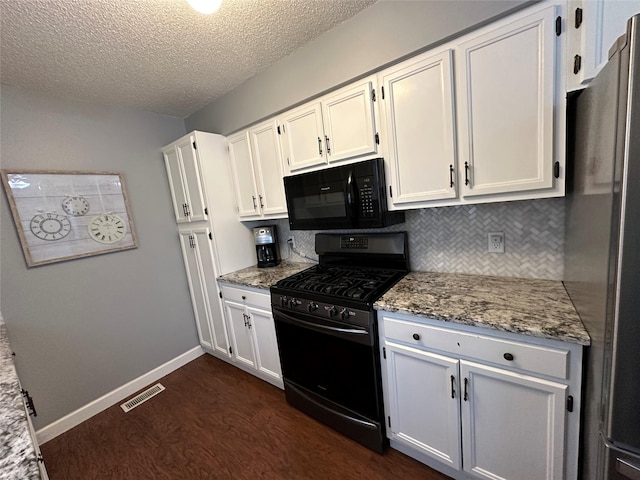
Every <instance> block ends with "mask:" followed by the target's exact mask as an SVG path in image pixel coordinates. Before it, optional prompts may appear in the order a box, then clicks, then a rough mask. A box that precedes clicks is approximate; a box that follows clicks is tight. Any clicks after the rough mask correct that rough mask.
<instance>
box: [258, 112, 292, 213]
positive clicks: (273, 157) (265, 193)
mask: <svg viewBox="0 0 640 480" xmlns="http://www.w3.org/2000/svg"><path fill="white" fill-rule="evenodd" d="M249 137H250V138H251V148H252V152H253V161H254V165H255V170H254V171H255V175H256V183H257V185H258V203H259V205H260V211H261V213H262V214H263V215H272V214H282V213H286V212H287V202H286V199H285V196H284V182H283V181H282V177H283V176H284V175H283V173H282V152H281V150H280V139H279V138H278V126H277V124H276V122H275V120H269V121H267V122H264V123H261V124H260V125H257V126H255V127H253V128H252V129H250V130H249Z"/></svg>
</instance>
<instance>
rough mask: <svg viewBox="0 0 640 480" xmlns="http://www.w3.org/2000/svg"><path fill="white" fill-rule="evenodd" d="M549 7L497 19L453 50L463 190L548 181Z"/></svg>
mask: <svg viewBox="0 0 640 480" xmlns="http://www.w3.org/2000/svg"><path fill="white" fill-rule="evenodd" d="M555 11H556V7H555V6H551V7H548V8H546V9H544V10H540V11H539V12H536V13H533V14H531V15H528V16H526V17H524V18H521V19H519V20H517V21H515V22H514V21H510V22H509V23H503V24H502V27H499V28H496V29H494V30H491V31H489V32H487V33H484V34H480V35H479V36H477V37H474V38H471V39H470V40H468V41H466V42H464V43H462V44H461V45H460V47H459V49H457V51H456V64H457V65H456V67H457V68H456V71H457V74H458V77H457V90H456V91H457V94H458V100H459V101H458V105H459V108H458V118H459V122H458V126H459V147H460V166H459V169H460V177H461V188H462V195H463V196H464V197H472V196H475V195H487V194H497V193H506V192H520V191H530V190H539V189H546V188H551V187H552V186H553V164H554V160H555V159H554V129H553V127H554V100H555V89H554V88H555V52H556V34H555V18H556V14H555ZM559 108H560V107H559Z"/></svg>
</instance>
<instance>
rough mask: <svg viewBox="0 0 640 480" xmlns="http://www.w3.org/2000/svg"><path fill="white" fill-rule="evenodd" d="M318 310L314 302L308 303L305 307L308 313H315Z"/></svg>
mask: <svg viewBox="0 0 640 480" xmlns="http://www.w3.org/2000/svg"><path fill="white" fill-rule="evenodd" d="M317 309H318V304H317V303H316V302H309V305H307V310H309V312H315V311H316V310H317Z"/></svg>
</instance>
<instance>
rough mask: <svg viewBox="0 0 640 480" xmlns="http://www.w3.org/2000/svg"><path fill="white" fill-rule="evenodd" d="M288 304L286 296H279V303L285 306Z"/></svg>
mask: <svg viewBox="0 0 640 480" xmlns="http://www.w3.org/2000/svg"><path fill="white" fill-rule="evenodd" d="M288 304H289V299H288V298H287V297H280V305H282V306H283V307H286V306H287V305H288Z"/></svg>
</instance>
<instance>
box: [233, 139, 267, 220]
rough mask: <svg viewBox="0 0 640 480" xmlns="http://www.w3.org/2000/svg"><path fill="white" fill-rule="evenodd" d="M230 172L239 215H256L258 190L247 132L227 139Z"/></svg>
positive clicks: (258, 211)
mask: <svg viewBox="0 0 640 480" xmlns="http://www.w3.org/2000/svg"><path fill="white" fill-rule="evenodd" d="M227 143H228V145H229V160H230V162H231V173H232V175H233V183H234V187H235V192H236V200H237V201H238V215H239V216H240V217H257V216H259V215H260V210H258V191H257V188H256V182H255V172H254V170H253V158H252V157H251V149H250V147H249V132H248V131H244V132H241V133H239V134H237V135H233V136H231V137H229V138H228V139H227Z"/></svg>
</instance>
